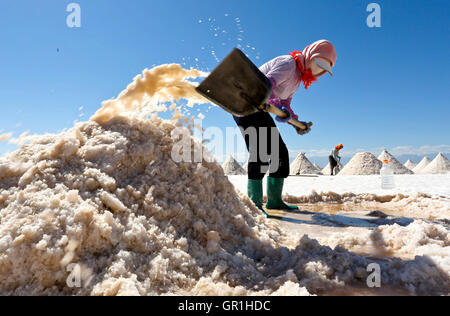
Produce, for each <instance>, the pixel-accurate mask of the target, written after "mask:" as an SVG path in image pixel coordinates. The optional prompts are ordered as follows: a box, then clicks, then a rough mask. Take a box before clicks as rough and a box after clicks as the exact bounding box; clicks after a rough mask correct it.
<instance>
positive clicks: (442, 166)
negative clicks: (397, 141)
mask: <svg viewBox="0 0 450 316" xmlns="http://www.w3.org/2000/svg"><path fill="white" fill-rule="evenodd" d="M449 171H450V166H449V160H448V159H447V158H446V157H445V156H444V154H442V153H439V154H438V155H437V156H436V158H434V160H433V161H432V162H430V164H429V165H428V166H426V167H425V168H424V169H422V171H421V173H423V174H445V173H448V172H449Z"/></svg>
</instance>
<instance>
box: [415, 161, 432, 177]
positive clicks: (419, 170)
mask: <svg viewBox="0 0 450 316" xmlns="http://www.w3.org/2000/svg"><path fill="white" fill-rule="evenodd" d="M430 163H431V160H430V158H428V157H424V158H423V159H422V161H421V162H419V164H418V165H417V166H416V167H415V168H414V169H413V172H414V173H416V174H420V173H422V170H423V169H425V168H426V167H427V166H428V165H429V164H430Z"/></svg>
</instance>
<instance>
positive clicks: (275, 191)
mask: <svg viewBox="0 0 450 316" xmlns="http://www.w3.org/2000/svg"><path fill="white" fill-rule="evenodd" d="M283 185H284V179H282V178H272V177H267V204H266V208H267V209H268V210H287V211H294V210H298V207H297V206H292V205H287V204H286V203H284V202H283V198H282V193H283Z"/></svg>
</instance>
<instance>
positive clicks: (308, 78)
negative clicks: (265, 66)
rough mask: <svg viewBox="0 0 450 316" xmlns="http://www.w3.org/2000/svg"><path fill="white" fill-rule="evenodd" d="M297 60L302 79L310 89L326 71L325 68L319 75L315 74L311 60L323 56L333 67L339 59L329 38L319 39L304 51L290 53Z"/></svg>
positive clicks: (306, 87)
mask: <svg viewBox="0 0 450 316" xmlns="http://www.w3.org/2000/svg"><path fill="white" fill-rule="evenodd" d="M289 54H290V55H291V56H292V57H293V58H294V59H295V61H296V62H297V66H298V68H299V69H300V71H301V73H302V78H301V80H302V81H303V84H304V85H305V89H308V88H309V86H310V85H311V84H312V83H313V82H314V81H316V80H317V78H319V77H320V76H322V75H324V74H325V73H326V71H325V70H324V71H323V72H322V73H320V74H319V75H317V76H313V74H312V72H311V62H312V61H313V59H314V58H316V57H322V58H324V59H326V60H328V61H329V62H330V64H331V67H333V66H334V64H335V63H336V59H337V54H336V50H335V49H334V46H333V44H331V43H330V42H329V41H327V40H320V41H317V42H315V43H313V44H311V45H309V46H308V47H306V48H305V49H304V50H303V52H300V51H293V52H292V53H289Z"/></svg>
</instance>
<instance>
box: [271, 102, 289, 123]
mask: <svg viewBox="0 0 450 316" xmlns="http://www.w3.org/2000/svg"><path fill="white" fill-rule="evenodd" d="M277 108H279V109H280V110H281V111H283V112H284V113H286V117H279V116H277V117H276V118H275V119H276V120H277V122H280V123H287V122H289V120H290V119H291V118H292V115H291V112H289V110H288V109H286V108H285V107H284V106H277Z"/></svg>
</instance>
